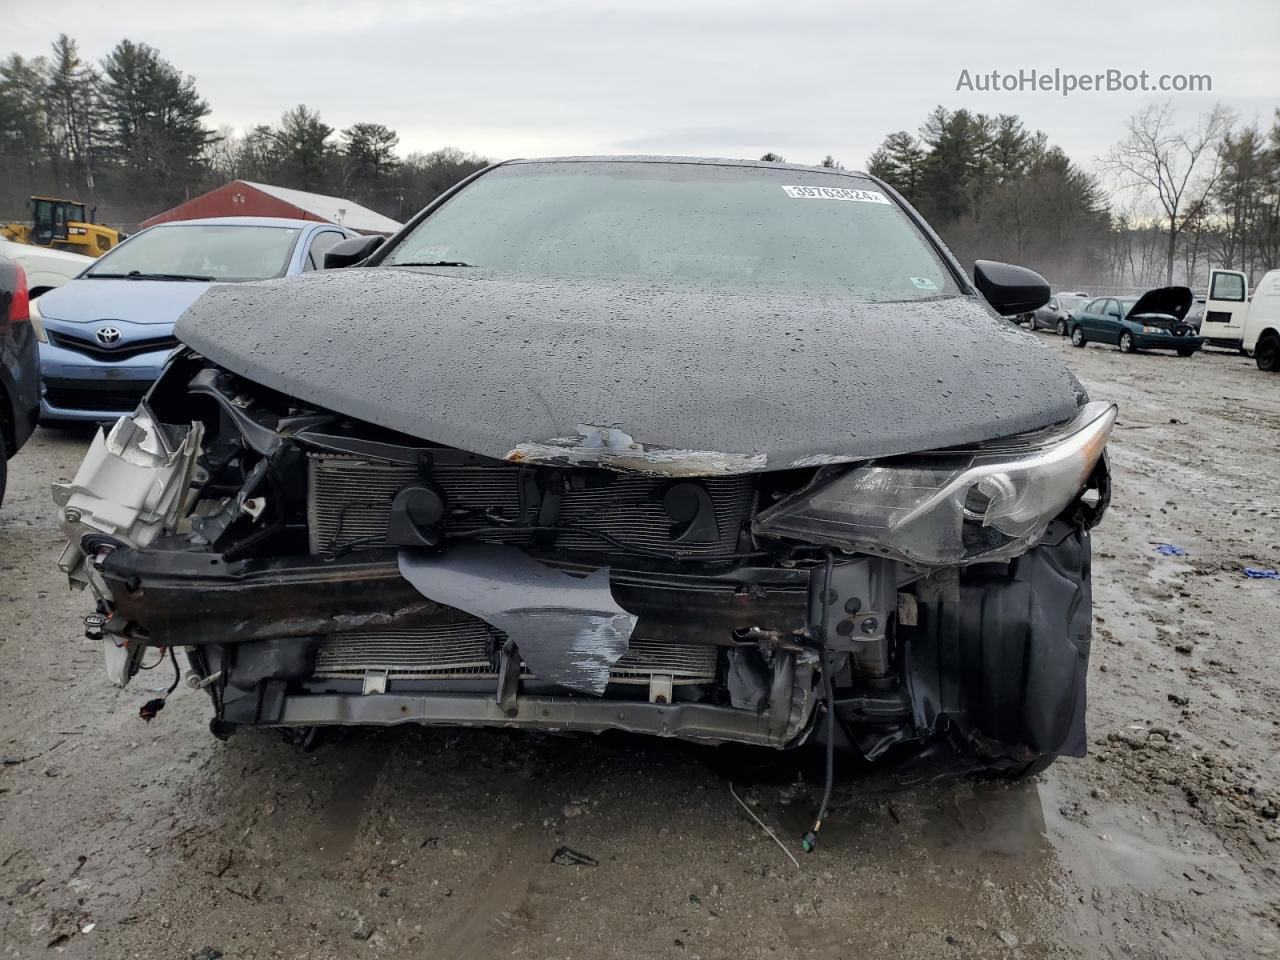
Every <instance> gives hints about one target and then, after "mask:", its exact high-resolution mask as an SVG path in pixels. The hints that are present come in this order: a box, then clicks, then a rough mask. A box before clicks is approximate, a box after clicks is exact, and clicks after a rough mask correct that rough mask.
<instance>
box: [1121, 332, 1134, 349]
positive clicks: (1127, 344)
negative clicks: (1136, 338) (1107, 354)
mask: <svg viewBox="0 0 1280 960" xmlns="http://www.w3.org/2000/svg"><path fill="white" fill-rule="evenodd" d="M1133 351H1134V346H1133V334H1132V333H1130V332H1129V331H1128V330H1125V331H1123V332H1122V333H1121V334H1120V352H1121V353H1133Z"/></svg>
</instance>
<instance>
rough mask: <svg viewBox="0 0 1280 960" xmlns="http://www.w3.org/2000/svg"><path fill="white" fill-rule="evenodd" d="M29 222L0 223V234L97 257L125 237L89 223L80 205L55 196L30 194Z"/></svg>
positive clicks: (23, 241) (8, 238) (4, 236)
mask: <svg viewBox="0 0 1280 960" xmlns="http://www.w3.org/2000/svg"><path fill="white" fill-rule="evenodd" d="M30 206H31V223H29V224H26V223H0V237H3V238H4V239H5V240H13V241H14V242H16V243H30V244H32V245H33V246H37V247H51V248H53V249H54V250H70V251H71V252H72V253H82V254H84V255H85V256H88V257H100V256H102V254H104V253H106V252H107V251H108V250H110V249H111V248H112V247H114V246H115V245H116V244H117V243H119V242H120V241H121V240H123V239H124V238H125V236H127V235H126V234H124V233H121V232H120V231H119V230H115V229H113V228H111V227H104V226H103V225H102V224H100V223H93V222H92V217H86V216H85V209H84V204H83V203H79V202H77V201H74V200H60V199H57V198H55V197H32V198H31V200H30Z"/></svg>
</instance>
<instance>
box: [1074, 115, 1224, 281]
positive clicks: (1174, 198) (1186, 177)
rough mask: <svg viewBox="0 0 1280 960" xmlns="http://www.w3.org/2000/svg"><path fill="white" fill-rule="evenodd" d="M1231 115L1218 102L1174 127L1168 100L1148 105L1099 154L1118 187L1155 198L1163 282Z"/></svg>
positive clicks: (1210, 177) (1211, 182)
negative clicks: (1189, 123) (1160, 229)
mask: <svg viewBox="0 0 1280 960" xmlns="http://www.w3.org/2000/svg"><path fill="white" fill-rule="evenodd" d="M1233 122H1234V117H1233V116H1232V114H1231V112H1230V111H1229V110H1227V109H1226V108H1225V107H1223V106H1222V105H1221V104H1219V105H1218V106H1215V107H1214V108H1213V110H1211V111H1210V112H1209V113H1207V114H1205V115H1203V116H1201V117H1199V118H1198V119H1197V122H1196V124H1195V126H1194V127H1190V128H1188V129H1182V130H1180V129H1177V119H1176V117H1175V115H1174V110H1173V104H1172V102H1166V103H1164V104H1160V105H1157V104H1153V105H1152V106H1149V107H1147V108H1146V109H1144V110H1141V111H1139V112H1138V113H1136V114H1134V116H1132V117H1130V118H1129V121H1128V124H1127V129H1128V133H1127V135H1126V136H1125V138H1124V139H1123V140H1121V141H1120V142H1119V143H1117V144H1116V145H1115V146H1114V147H1112V148H1111V152H1110V153H1108V154H1107V155H1106V156H1105V157H1102V158H1100V161H1099V162H1100V163H1101V165H1102V168H1103V169H1104V170H1106V171H1108V172H1109V173H1111V174H1113V175H1114V176H1115V177H1116V179H1117V181H1118V185H1119V186H1120V187H1121V188H1124V189H1129V190H1134V191H1137V192H1140V193H1143V194H1146V195H1148V196H1150V197H1152V198H1154V200H1155V201H1156V203H1157V204H1158V208H1159V211H1160V219H1161V221H1162V222H1163V230H1164V238H1165V283H1168V284H1172V283H1173V263H1174V257H1175V255H1176V252H1177V247H1178V237H1179V235H1180V234H1181V233H1182V231H1183V230H1184V229H1185V228H1186V227H1187V226H1189V224H1190V222H1191V220H1192V218H1193V217H1194V216H1195V215H1196V214H1197V212H1199V211H1202V210H1203V209H1204V207H1205V200H1206V198H1207V197H1208V195H1209V194H1210V193H1211V192H1212V191H1213V189H1214V186H1215V185H1216V184H1217V182H1218V178H1219V177H1220V176H1221V174H1222V165H1221V163H1220V159H1219V150H1218V148H1219V146H1220V145H1221V143H1222V138H1223V136H1224V135H1225V134H1226V133H1227V131H1228V130H1230V128H1231V124H1232V123H1233Z"/></svg>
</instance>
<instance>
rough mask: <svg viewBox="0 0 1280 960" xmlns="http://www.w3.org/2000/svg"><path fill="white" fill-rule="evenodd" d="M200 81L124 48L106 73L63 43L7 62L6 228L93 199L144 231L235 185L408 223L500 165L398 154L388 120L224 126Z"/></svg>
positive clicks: (154, 56) (306, 116)
mask: <svg viewBox="0 0 1280 960" xmlns="http://www.w3.org/2000/svg"><path fill="white" fill-rule="evenodd" d="M209 113H210V108H209V103H208V101H207V100H205V99H204V97H202V96H201V95H200V93H199V90H198V89H197V87H196V82H195V80H194V78H192V77H190V76H189V75H187V74H184V73H182V72H181V71H180V70H179V69H178V68H176V67H175V66H174V65H173V64H171V63H170V62H169V61H167V60H166V59H164V57H163V56H161V54H160V52H159V51H158V50H156V49H155V48H154V47H151V46H149V45H147V44H145V43H137V42H134V41H132V40H121V41H120V42H119V43H118V44H116V46H115V47H114V48H112V50H111V51H110V52H109V53H108V54H107V55H106V56H105V57H103V58H102V59H101V60H100V61H98V62H97V63H93V62H90V61H88V60H86V59H85V58H84V57H82V56H81V54H80V52H79V48H78V46H77V44H76V42H75V41H74V40H73V39H71V38H70V37H69V36H67V35H66V34H62V35H60V36H59V37H58V38H57V39H56V40H55V41H54V42H53V44H52V45H51V49H50V51H49V53H48V54H47V55H42V56H36V57H30V58H27V57H24V56H22V55H20V54H18V53H12V54H10V55H9V56H8V57H7V58H6V59H5V60H3V61H0V169H3V170H4V171H5V176H4V177H3V178H0V221H3V220H10V219H13V220H21V219H24V218H25V217H26V216H27V214H26V206H25V205H26V198H27V197H28V196H31V195H36V194H45V195H54V196H63V197H66V198H68V199H73V200H84V201H85V202H87V203H89V204H91V205H93V206H96V207H98V208H99V210H98V219H99V221H101V222H107V223H111V224H113V225H115V226H122V227H125V228H132V227H133V226H134V225H136V223H137V222H138V221H140V220H142V219H144V218H146V217H147V216H149V215H151V214H153V213H157V212H159V211H161V210H164V209H166V208H167V207H170V206H173V205H174V204H177V203H181V202H182V201H183V200H186V199H189V198H190V197H193V196H196V195H198V194H200V193H203V192H205V191H206V190H209V189H212V188H213V187H216V186H219V185H221V184H223V183H226V182H227V181H229V180H233V179H246V180H256V181H260V182H265V183H272V184H277V185H280V186H287V187H294V188H296V189H299V190H308V191H312V192H316V193H327V194H336V195H340V196H343V197H346V198H349V199H352V200H355V201H356V202H357V203H361V204H364V205H365V206H368V207H371V208H372V209H374V210H377V211H379V212H380V213H383V214H385V215H387V216H390V217H392V218H394V219H397V220H404V219H405V218H407V217H408V216H410V215H412V214H413V213H415V212H416V211H417V210H419V209H421V208H422V207H423V206H425V205H426V204H427V203H428V202H430V201H431V200H432V199H434V198H435V197H437V196H439V194H440V193H442V192H443V191H444V190H446V189H448V188H449V187H450V186H452V185H453V184H454V183H456V182H458V181H459V180H460V179H462V178H463V177H465V176H467V175H468V174H470V173H472V172H474V171H475V170H478V169H480V168H481V167H483V166H485V165H486V164H487V163H489V161H488V160H486V159H485V158H483V157H479V156H476V155H474V154H470V153H465V152H463V151H461V150H458V149H454V148H451V147H444V148H442V149H439V150H435V151H432V152H430V153H410V154H409V155H408V156H405V157H401V156H400V155H399V154H398V152H397V147H398V145H399V137H398V136H397V134H396V132H395V131H394V130H392V129H390V128H388V127H386V126H384V125H383V124H380V123H372V122H360V123H354V124H352V125H351V126H350V127H347V128H346V129H344V130H341V131H336V130H335V129H334V128H333V127H331V126H329V125H328V124H326V123H324V121H323V120H322V119H321V117H320V115H319V113H317V112H316V111H314V110H311V109H308V108H307V107H306V106H305V105H299V106H296V107H294V108H292V109H290V110H287V111H286V112H285V113H284V115H283V116H282V117H281V118H280V121H279V123H277V124H260V125H257V126H254V127H253V128H251V129H249V130H247V131H245V132H243V133H242V134H238V133H237V132H236V131H235V130H233V129H231V128H229V127H223V128H222V129H220V130H212V129H210V127H209V126H208V124H207V122H206V118H207V117H208V116H209Z"/></svg>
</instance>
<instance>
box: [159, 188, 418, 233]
mask: <svg viewBox="0 0 1280 960" xmlns="http://www.w3.org/2000/svg"><path fill="white" fill-rule="evenodd" d="M203 217H293V218H295V219H298V220H318V221H322V222H325V223H336V224H339V225H341V226H344V227H346V228H347V229H349V230H354V231H356V233H364V234H370V233H377V234H383V235H386V234H391V233H395V232H396V231H397V230H399V229H400V227H401V224H399V223H397V222H396V221H395V220H392V219H391V218H390V217H384V216H383V215H382V214H380V213H376V212H375V211H373V210H370V209H369V208H368V207H362V206H360V204H358V203H355V202H354V201H352V200H343V199H342V198H341V197H326V196H325V195H324V194H322V193H306V192H305V191H303V190H292V189H290V188H289V187H273V186H271V185H270V184H267V183H252V182H250V181H249V180H232V181H231V182H230V183H228V184H226V185H225V186H221V187H218V188H217V189H216V190H210V191H209V192H208V193H202V194H200V196H198V197H192V198H191V199H190V200H188V201H187V202H186V203H180V204H178V205H177V206H176V207H173V208H172V209H170V210H166V211H164V212H163V213H157V214H156V215H155V216H153V217H148V218H147V219H146V220H143V221H142V223H141V226H142V227H151V226H155V224H157V223H168V222H169V221H170V220H199V219H201V218H203Z"/></svg>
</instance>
